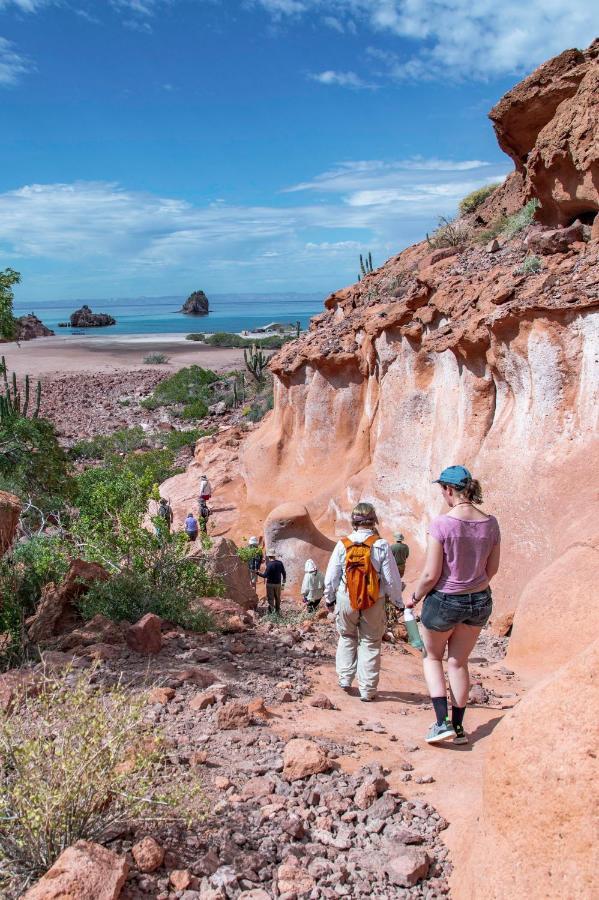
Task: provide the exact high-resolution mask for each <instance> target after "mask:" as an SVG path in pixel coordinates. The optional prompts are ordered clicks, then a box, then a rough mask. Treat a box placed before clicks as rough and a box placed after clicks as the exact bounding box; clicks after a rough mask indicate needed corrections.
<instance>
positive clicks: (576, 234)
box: [526, 221, 584, 256]
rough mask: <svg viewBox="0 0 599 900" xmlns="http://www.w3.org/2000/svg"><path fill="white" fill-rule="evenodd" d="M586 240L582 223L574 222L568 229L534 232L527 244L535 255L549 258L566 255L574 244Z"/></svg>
mask: <svg viewBox="0 0 599 900" xmlns="http://www.w3.org/2000/svg"><path fill="white" fill-rule="evenodd" d="M582 240H584V228H583V225H582V223H581V222H578V221H577V222H574V223H573V224H572V225H570V226H569V227H568V228H550V229H548V230H547V231H533V232H532V233H531V234H529V235H528V237H527V239H526V244H527V246H528V249H529V250H531V251H532V252H533V253H541V254H542V255H543V256H549V255H551V254H552V253H566V252H567V251H568V250H569V249H570V247H571V245H572V244H574V243H576V242H577V241H582Z"/></svg>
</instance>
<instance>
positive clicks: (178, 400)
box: [141, 366, 220, 419]
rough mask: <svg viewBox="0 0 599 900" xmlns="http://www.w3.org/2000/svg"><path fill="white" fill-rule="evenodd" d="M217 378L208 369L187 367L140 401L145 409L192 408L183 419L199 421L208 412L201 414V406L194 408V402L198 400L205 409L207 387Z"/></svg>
mask: <svg viewBox="0 0 599 900" xmlns="http://www.w3.org/2000/svg"><path fill="white" fill-rule="evenodd" d="M219 380H220V379H219V376H218V375H217V374H216V373H215V372H212V371H211V370H210V369H202V368H201V367H200V366H189V367H188V368H185V369H180V370H179V371H178V372H175V374H174V375H171V377H170V378H166V379H165V380H164V381H161V382H160V384H159V385H157V387H155V388H154V391H153V393H152V394H151V395H150V396H149V397H146V399H145V400H143V401H142V404H141V405H142V406H143V407H144V408H145V409H157V408H158V407H160V406H176V405H178V404H184V405H185V406H186V407H192V408H191V409H188V410H187V413H186V414H184V418H196V419H201V418H202V417H203V416H205V415H206V414H207V412H208V409H207V408H206V412H204V413H201V414H200V411H201V409H202V407H201V406H197V407H194V404H195V402H196V401H198V400H200V401H202V403H203V404H204V405H205V406H206V407H207V402H208V401H209V400H210V394H209V390H208V388H209V385H211V384H214V382H215V381H219Z"/></svg>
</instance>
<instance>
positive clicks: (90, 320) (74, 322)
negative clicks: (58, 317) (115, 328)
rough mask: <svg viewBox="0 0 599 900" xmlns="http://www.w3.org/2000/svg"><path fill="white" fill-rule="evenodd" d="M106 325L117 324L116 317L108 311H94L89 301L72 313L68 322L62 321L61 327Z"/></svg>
mask: <svg viewBox="0 0 599 900" xmlns="http://www.w3.org/2000/svg"><path fill="white" fill-rule="evenodd" d="M106 325H116V319H115V318H113V316H109V315H108V313H95V312H92V311H91V309H90V308H89V306H88V305H87V303H84V304H83V306H82V307H81V309H76V310H75V312H74V313H71V318H70V320H69V321H68V322H61V323H60V325H59V328H103V327H105V326H106Z"/></svg>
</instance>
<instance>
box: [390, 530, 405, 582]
mask: <svg viewBox="0 0 599 900" xmlns="http://www.w3.org/2000/svg"><path fill="white" fill-rule="evenodd" d="M393 537H394V538H395V543H394V544H391V553H392V554H393V558H394V559H395V562H396V563H397V568H398V569H399V574H400V575H401V577H402V578H403V577H404V574H405V571H406V562H407V560H408V556H409V555H410V548H409V547H408V545H407V544H406V543H405V541H404V539H403V534H401V532H399V531H397V532H395V534H394V535H393Z"/></svg>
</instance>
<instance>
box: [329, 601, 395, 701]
mask: <svg viewBox="0 0 599 900" xmlns="http://www.w3.org/2000/svg"><path fill="white" fill-rule="evenodd" d="M336 623H337V632H338V634H339V642H338V644H337V676H338V678H339V684H340V685H341V686H342V687H348V686H349V685H351V683H352V681H353V680H354V678H355V676H356V672H357V675H358V687H359V688H360V694H361V695H362V696H363V697H373V696H374V695H375V694H376V689H377V687H378V683H379V674H380V671H381V641H382V639H383V635H384V633H385V628H386V626H387V617H386V615H385V598H384V597H381V598H380V599H379V601H378V603H375V605H374V606H371V607H370V609H365V610H362V611H359V610H355V609H352V607H351V603H350V601H349V594H348V593H347V591H345V590H344V589H343V586H341V587H340V588H339V590H338V591H337V606H336Z"/></svg>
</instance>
